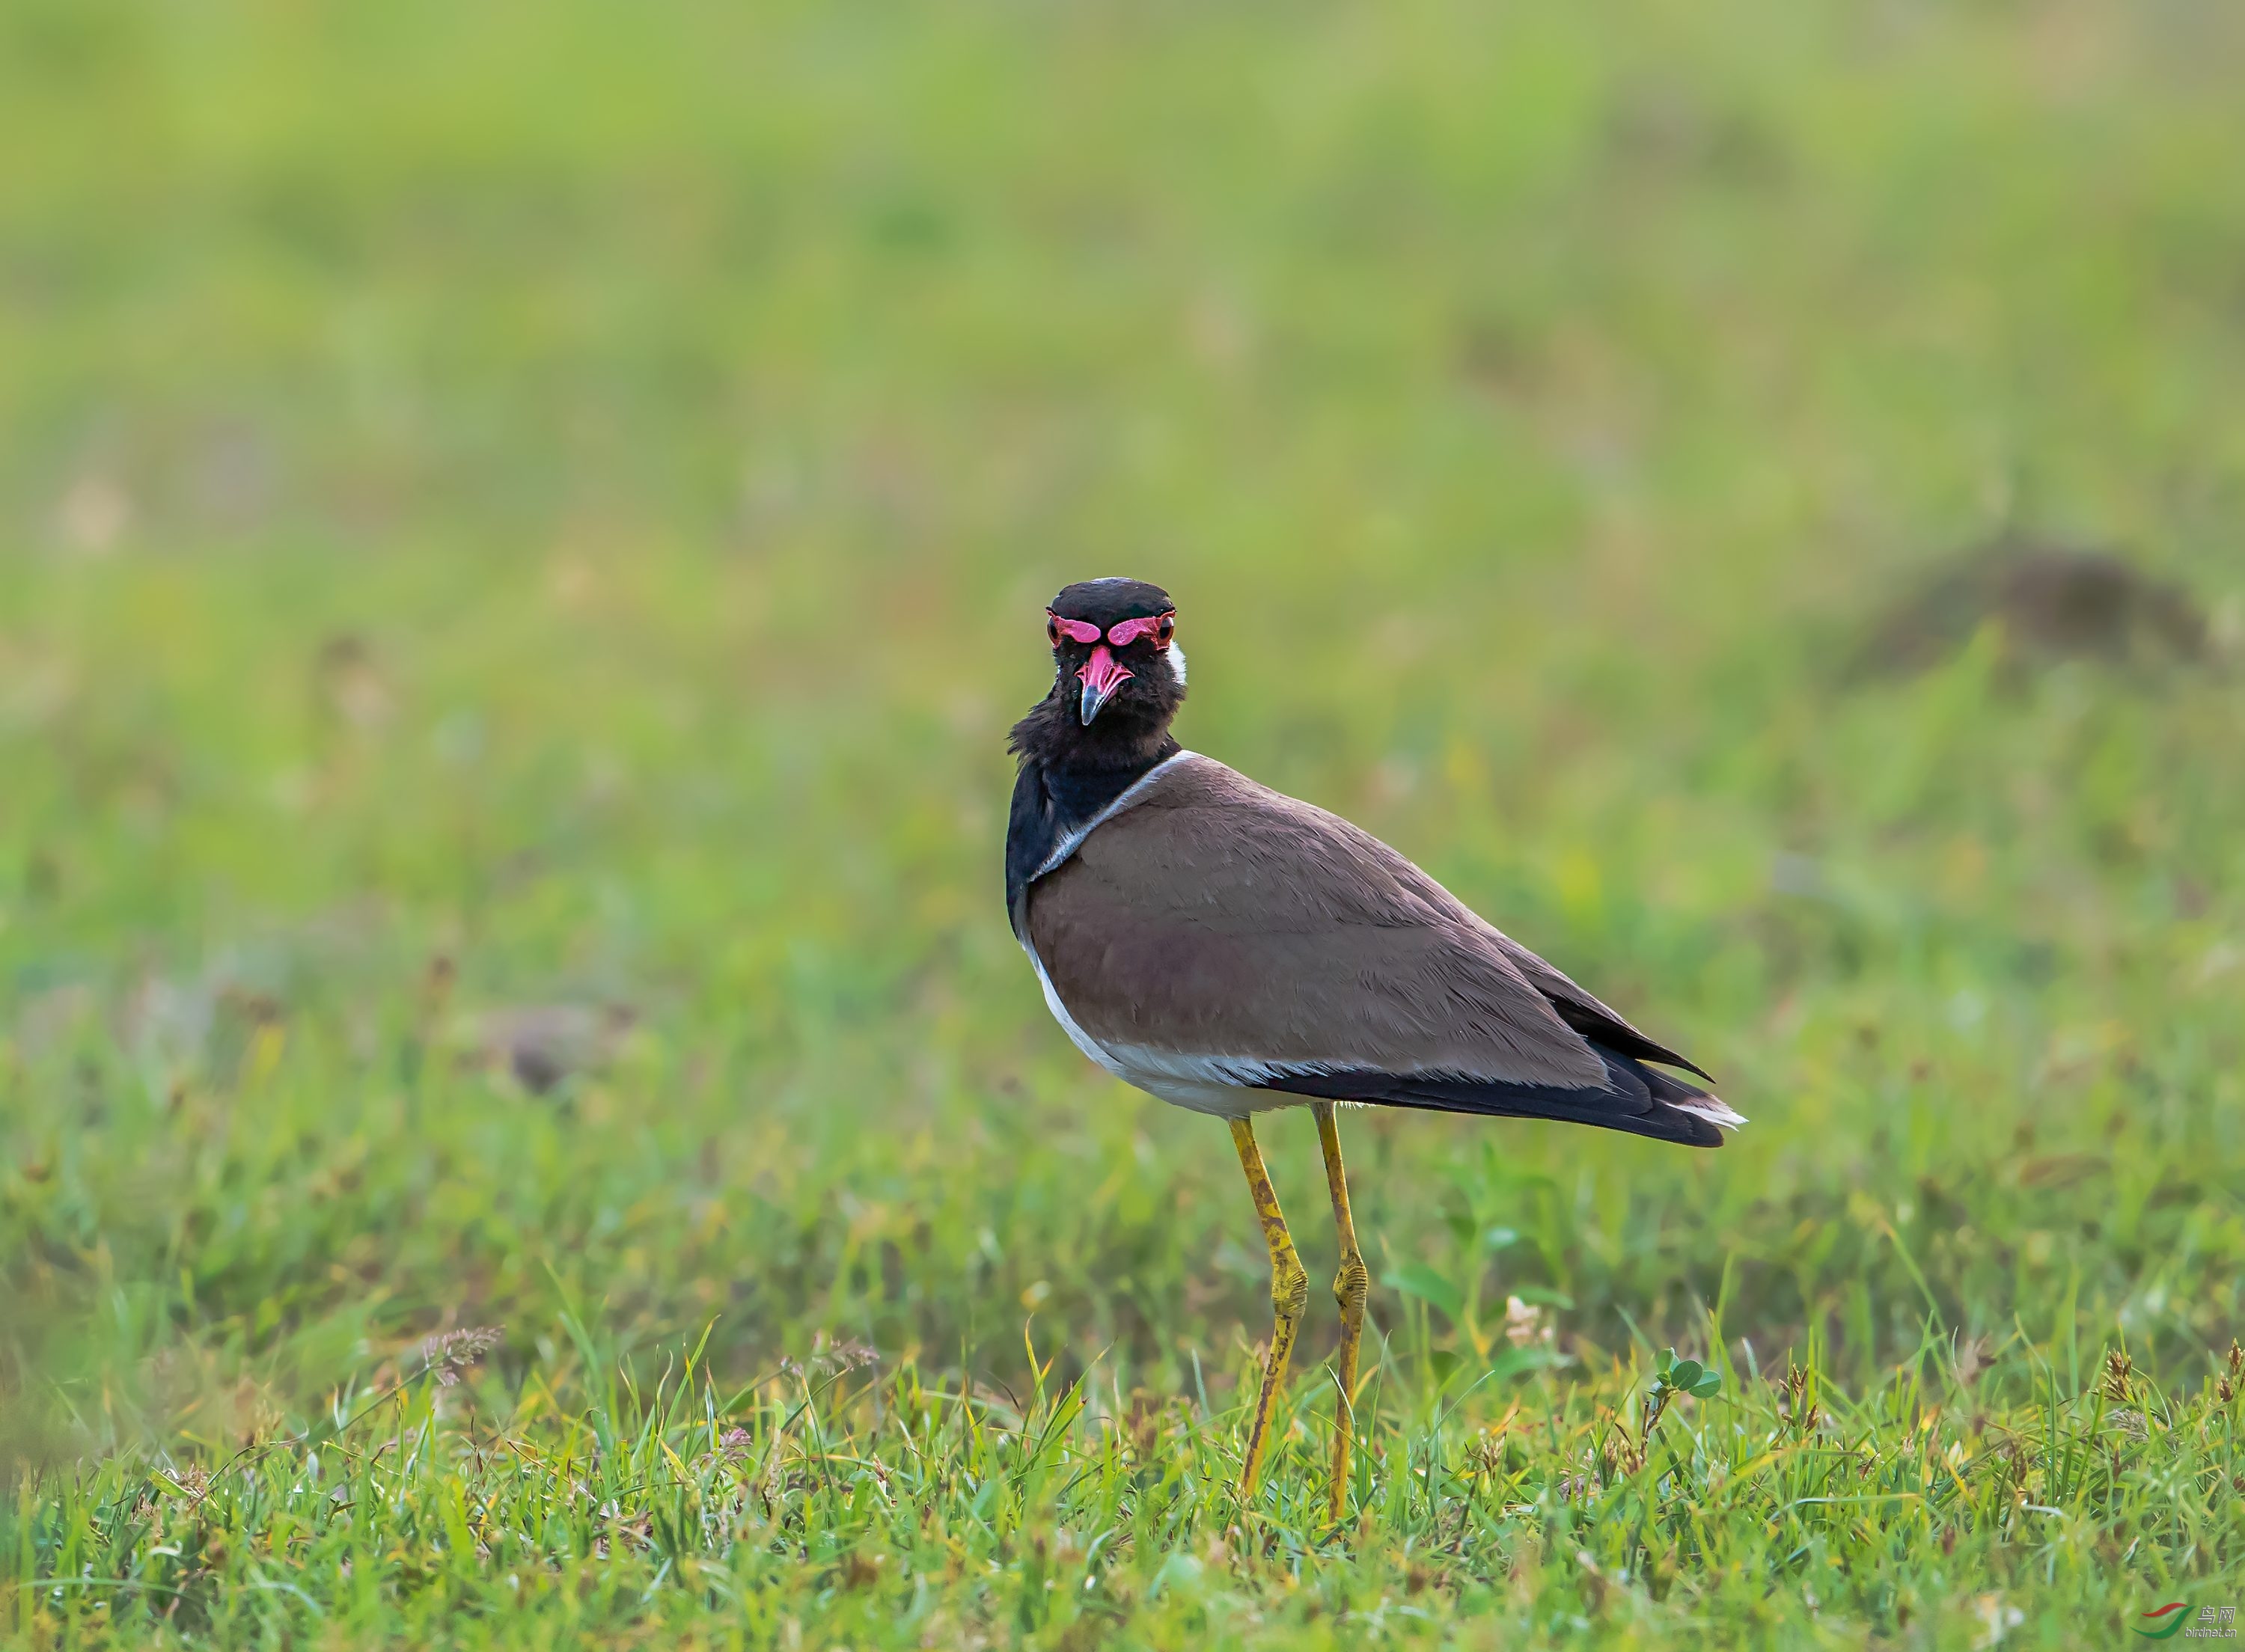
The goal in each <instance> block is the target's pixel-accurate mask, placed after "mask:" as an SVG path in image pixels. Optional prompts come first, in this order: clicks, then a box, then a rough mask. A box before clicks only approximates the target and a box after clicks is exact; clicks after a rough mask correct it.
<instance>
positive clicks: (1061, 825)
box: [1006, 691, 1184, 936]
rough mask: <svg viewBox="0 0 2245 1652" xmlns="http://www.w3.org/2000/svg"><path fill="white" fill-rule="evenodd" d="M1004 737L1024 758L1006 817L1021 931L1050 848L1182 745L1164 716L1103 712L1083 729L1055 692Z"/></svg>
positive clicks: (1010, 912) (1012, 901)
mask: <svg viewBox="0 0 2245 1652" xmlns="http://www.w3.org/2000/svg"><path fill="white" fill-rule="evenodd" d="M1007 743H1008V744H1009V746H1010V747H1011V748H1012V749H1013V750H1014V752H1015V753H1016V754H1018V755H1020V757H1021V773H1020V774H1019V775H1017V776H1015V778H1014V806H1013V809H1012V812H1011V814H1010V815H1009V816H1008V817H1007V822H1006V912H1007V917H1008V918H1009V919H1010V920H1011V922H1012V924H1013V925H1014V934H1015V935H1016V936H1019V935H1021V932H1022V923H1023V912H1024V907H1025V902H1024V899H1023V897H1025V896H1026V895H1027V894H1028V887H1029V884H1030V883H1031V881H1032V880H1034V878H1035V877H1037V875H1038V874H1039V873H1040V872H1041V871H1042V870H1045V869H1046V867H1045V863H1047V862H1048V861H1049V860H1050V859H1051V858H1052V856H1053V854H1054V851H1055V850H1058V849H1059V847H1060V846H1061V843H1063V842H1065V841H1066V839H1067V838H1068V835H1069V834H1070V833H1071V832H1074V831H1076V830H1078V829H1081V828H1082V826H1084V825H1085V824H1086V823H1089V821H1091V820H1093V819H1094V818H1095V817H1096V816H1097V815H1098V814H1099V811H1100V810H1101V809H1105V808H1106V807H1107V806H1108V805H1109V804H1110V803H1112V802H1114V801H1115V800H1116V798H1118V797H1120V796H1122V795H1123V793H1124V792H1126V791H1128V790H1129V789H1130V788H1131V787H1132V786H1134V785H1136V784H1137V782H1140V781H1141V780H1143V779H1144V778H1145V777H1146V776H1147V775H1149V774H1150V773H1152V772H1153V770H1154V768H1155V767H1156V765H1158V764H1161V763H1164V762H1168V761H1169V760H1170V758H1172V757H1174V756H1176V755H1177V753H1178V752H1179V751H1181V750H1183V749H1184V748H1183V747H1181V746H1179V745H1178V744H1177V741H1176V740H1175V739H1174V738H1173V737H1172V736H1171V735H1170V731H1169V724H1168V719H1167V718H1163V721H1161V722H1159V723H1154V722H1150V721H1146V720H1143V719H1139V718H1133V717H1129V716H1128V715H1125V716H1123V717H1118V718H1116V719H1114V721H1112V722H1111V723H1110V722H1109V721H1108V719H1106V718H1104V717H1102V719H1101V720H1100V721H1098V722H1095V723H1094V724H1093V725H1092V726H1091V727H1090V728H1081V727H1079V726H1078V725H1077V723H1076V718H1075V706H1074V705H1073V704H1072V703H1071V701H1070V700H1069V699H1068V698H1067V697H1065V696H1064V695H1063V694H1061V693H1060V692H1058V691H1055V694H1053V695H1052V696H1051V697H1050V698H1048V699H1046V700H1044V701H1041V702H1040V703H1039V704H1038V705H1037V706H1035V707H1034V708H1033V709H1032V710H1031V711H1030V713H1029V714H1028V716H1026V717H1024V718H1022V719H1021V721H1019V722H1018V723H1015V724H1014V733H1013V737H1012V739H1011V740H1010V741H1008V742H1007Z"/></svg>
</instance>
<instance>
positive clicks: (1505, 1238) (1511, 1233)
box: [1481, 1228, 1524, 1300]
mask: <svg viewBox="0 0 2245 1652" xmlns="http://www.w3.org/2000/svg"><path fill="white" fill-rule="evenodd" d="M1481 1242H1482V1244H1484V1245H1486V1246H1488V1247H1489V1249H1491V1250H1503V1249H1508V1248H1509V1247H1510V1246H1513V1245H1516V1244H1518V1243H1519V1242H1520V1235H1519V1233H1518V1232H1517V1231H1516V1230H1515V1229H1511V1228H1491V1229H1489V1231H1488V1232H1487V1233H1485V1234H1483V1235H1482V1236H1481ZM1523 1300H1524V1299H1523Z"/></svg>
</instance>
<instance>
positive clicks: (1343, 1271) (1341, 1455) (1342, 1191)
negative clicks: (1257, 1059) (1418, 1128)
mask: <svg viewBox="0 0 2245 1652" xmlns="http://www.w3.org/2000/svg"><path fill="white" fill-rule="evenodd" d="M1311 1110H1312V1112H1314V1113H1315V1114H1317V1119H1318V1145H1319V1147H1321V1148H1324V1149H1325V1154H1326V1188H1328V1189H1329V1190H1330V1191H1331V1192H1332V1194H1333V1226H1334V1227H1335V1228H1336V1229H1339V1230H1340V1272H1339V1273H1337V1274H1335V1275H1334V1276H1333V1300H1334V1301H1335V1302H1337V1303H1340V1357H1338V1358H1337V1359H1336V1360H1335V1362H1334V1364H1335V1366H1336V1369H1335V1371H1334V1372H1333V1380H1334V1386H1335V1391H1336V1392H1335V1398H1334V1402H1333V1486H1332V1487H1331V1489H1330V1490H1329V1491H1328V1492H1327V1493H1326V1513H1327V1514H1328V1515H1330V1516H1331V1517H1332V1518H1333V1519H1334V1520H1339V1519H1340V1517H1341V1514H1342V1513H1343V1507H1344V1505H1345V1504H1346V1500H1347V1498H1348V1453H1349V1444H1350V1441H1351V1440H1352V1439H1353V1438H1354V1437H1355V1434H1356V1349H1357V1342H1358V1339H1359V1337H1360V1336H1361V1335H1362V1333H1363V1330H1364V1299H1365V1298H1366V1297H1368V1296H1370V1295H1371V1294H1372V1275H1371V1274H1370V1273H1369V1272H1367V1270H1366V1269H1365V1265H1364V1257H1363V1256H1362V1254H1361V1253H1360V1252H1359V1251H1358V1249H1357V1248H1356V1222H1355V1219H1354V1218H1353V1217H1352V1216H1351V1215H1349V1209H1348V1174H1347V1172H1346V1170H1344V1169H1343V1168H1341V1162H1340V1128H1339V1127H1337V1126H1336V1125H1335V1124H1334V1122H1333V1103H1332V1102H1330V1101H1319V1102H1314V1103H1312V1107H1311Z"/></svg>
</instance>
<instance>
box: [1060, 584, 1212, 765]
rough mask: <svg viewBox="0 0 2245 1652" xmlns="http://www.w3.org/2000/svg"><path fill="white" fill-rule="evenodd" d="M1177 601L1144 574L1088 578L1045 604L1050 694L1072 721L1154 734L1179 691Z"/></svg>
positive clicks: (1124, 734)
mask: <svg viewBox="0 0 2245 1652" xmlns="http://www.w3.org/2000/svg"><path fill="white" fill-rule="evenodd" d="M1045 640H1047V641H1048V642H1049V643H1050V644H1051V645H1052V651H1053V667H1054V669H1053V690H1052V696H1051V697H1052V698H1053V699H1054V700H1055V701H1060V702H1061V704H1062V705H1064V706H1065V707H1066V708H1067V709H1068V711H1069V712H1070V713H1071V714H1073V718H1074V721H1075V724H1076V725H1077V726H1078V727H1079V728H1082V729H1083V730H1086V731H1089V730H1090V729H1091V728H1093V727H1094V725H1095V724H1096V725H1097V726H1098V727H1099V728H1100V729H1101V731H1102V734H1111V735H1112V736H1113V737H1115V738H1116V739H1120V740H1130V739H1134V738H1135V739H1143V738H1145V737H1147V736H1148V735H1152V736H1156V737H1158V736H1159V735H1160V734H1161V733H1162V731H1163V729H1165V728H1168V727H1169V723H1170V718H1172V717H1174V716H1176V715H1177V707H1178V706H1179V705H1180V704H1182V703H1183V702H1184V697H1185V653H1184V649H1182V648H1180V647H1177V604H1176V603H1174V602H1171V601H1170V593H1169V592H1166V591H1164V590H1163V589H1162V588H1161V586H1155V585H1148V584H1147V583H1146V582H1145V581H1144V580H1143V579H1087V580H1084V581H1083V582H1082V584H1080V585H1072V586H1068V588H1067V589H1066V590H1064V591H1062V592H1061V593H1060V594H1059V595H1058V596H1056V597H1055V598H1054V599H1052V601H1051V602H1050V604H1048V606H1047V607H1046V609H1045Z"/></svg>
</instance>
